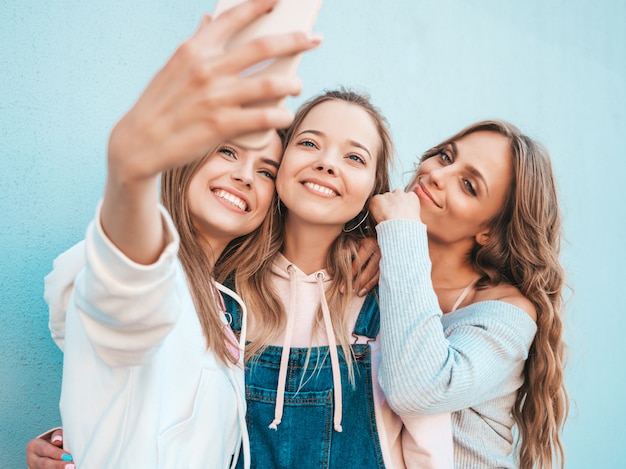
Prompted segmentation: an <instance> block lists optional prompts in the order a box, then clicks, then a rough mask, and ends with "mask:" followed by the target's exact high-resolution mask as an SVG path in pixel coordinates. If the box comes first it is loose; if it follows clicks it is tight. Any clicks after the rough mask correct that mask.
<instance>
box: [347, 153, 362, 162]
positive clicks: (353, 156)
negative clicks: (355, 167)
mask: <svg viewBox="0 0 626 469" xmlns="http://www.w3.org/2000/svg"><path fill="white" fill-rule="evenodd" d="M348 159H350V160H352V161H356V162H357V163H361V164H365V160H364V159H363V158H361V157H360V156H359V155H355V154H354V153H353V154H351V155H348Z"/></svg>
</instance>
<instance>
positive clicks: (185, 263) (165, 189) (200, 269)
mask: <svg viewBox="0 0 626 469" xmlns="http://www.w3.org/2000/svg"><path fill="white" fill-rule="evenodd" d="M216 149H217V148H215V149H212V150H211V151H210V152H208V153H207V154H206V155H205V156H204V157H203V158H200V159H198V160H196V161H194V162H193V163H190V164H188V165H185V166H182V167H180V168H175V169H171V170H169V171H165V172H164V173H163V174H162V175H161V202H162V203H163V205H164V206H165V208H166V209H167V211H168V212H169V214H170V215H171V217H172V220H173V221H174V226H175V227H176V231H178V234H179V236H180V248H179V251H178V259H179V260H180V263H181V265H182V267H183V270H184V272H185V275H186V277H187V283H188V285H189V291H190V292H191V297H192V298H193V302H194V306H195V308H196V312H197V314H198V319H199V320H200V325H201V326H202V332H203V334H204V337H205V339H206V344H207V348H208V349H210V350H212V351H213V353H214V354H215V355H216V356H217V357H218V359H220V360H221V361H222V362H224V363H226V364H228V363H233V364H236V363H237V361H236V359H235V358H234V357H233V355H232V354H231V353H230V352H229V351H228V348H227V346H226V342H225V340H224V339H225V335H224V329H223V324H222V321H221V320H220V314H219V311H218V307H217V304H216V297H215V294H216V293H215V292H214V290H213V288H212V283H211V282H212V281H213V268H212V267H211V266H212V261H213V259H211V257H210V255H209V254H207V252H206V251H205V247H203V246H206V243H205V244H204V245H202V244H201V243H200V239H199V235H198V233H196V229H195V227H194V226H193V223H192V221H191V217H190V215H189V206H188V203H187V191H188V189H189V183H190V182H191V179H192V178H193V176H194V175H195V174H196V173H197V172H198V170H199V169H200V168H201V167H202V166H203V165H204V163H206V161H207V160H208V159H209V158H210V157H211V156H212V155H213V153H214V151H215V150H216ZM247 236H250V235H247Z"/></svg>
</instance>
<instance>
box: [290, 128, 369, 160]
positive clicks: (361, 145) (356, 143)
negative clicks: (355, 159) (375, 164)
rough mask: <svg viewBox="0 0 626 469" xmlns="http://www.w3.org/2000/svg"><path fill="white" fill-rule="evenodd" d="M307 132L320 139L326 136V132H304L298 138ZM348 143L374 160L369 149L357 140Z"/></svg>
mask: <svg viewBox="0 0 626 469" xmlns="http://www.w3.org/2000/svg"><path fill="white" fill-rule="evenodd" d="M307 132H308V133H311V134H313V135H317V136H320V137H321V136H323V135H324V132H320V131H319V130H303V131H302V132H300V133H298V135H296V137H299V136H300V135H302V134H304V133H307ZM348 143H349V144H350V145H352V146H353V147H357V148H360V149H362V150H363V151H364V152H365V153H367V156H369V158H370V160H371V159H372V154H371V153H370V151H369V150H368V149H367V147H366V146H365V145H363V144H361V143H359V142H357V141H356V140H348Z"/></svg>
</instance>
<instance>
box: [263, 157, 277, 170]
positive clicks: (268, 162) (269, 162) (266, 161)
mask: <svg viewBox="0 0 626 469" xmlns="http://www.w3.org/2000/svg"><path fill="white" fill-rule="evenodd" d="M261 161H262V162H263V163H265V164H269V165H270V166H274V167H275V168H276V169H278V168H279V167H280V163H278V162H277V161H274V160H272V159H270V158H262V159H261Z"/></svg>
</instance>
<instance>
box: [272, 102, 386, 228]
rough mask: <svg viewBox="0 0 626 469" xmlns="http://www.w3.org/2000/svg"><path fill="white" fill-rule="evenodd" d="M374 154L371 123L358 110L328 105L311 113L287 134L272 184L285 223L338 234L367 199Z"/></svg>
mask: <svg viewBox="0 0 626 469" xmlns="http://www.w3.org/2000/svg"><path fill="white" fill-rule="evenodd" d="M380 148H381V142H380V138H379V136H378V131H377V128H376V125H375V122H374V121H373V119H372V117H371V116H370V115H369V114H368V113H367V112H366V111H365V110H364V109H362V108H361V107H360V106H358V105H355V104H351V103H347V102H343V101H339V100H329V101H324V102H322V103H320V104H318V105H316V106H315V107H314V108H312V109H311V111H310V112H309V113H308V114H307V115H306V117H305V118H304V119H303V120H302V122H301V123H300V125H298V128H297V129H296V130H295V132H294V133H293V136H292V137H291V139H290V141H289V144H288V145H287V148H286V149H285V153H284V156H283V162H282V165H281V167H280V171H279V172H278V178H277V180H276V190H277V192H278V195H279V196H280V198H281V200H282V202H283V203H284V204H285V206H286V207H287V209H288V214H287V218H286V223H293V222H295V221H297V222H302V223H308V224H312V225H326V226H332V227H333V228H335V229H337V230H338V231H341V228H342V227H343V225H344V224H345V223H346V222H348V221H350V220H352V219H353V218H354V217H356V216H357V215H358V214H359V212H360V211H361V210H363V208H364V206H365V204H366V203H367V200H368V198H369V196H370V195H371V193H372V190H373V187H374V180H375V177H376V167H377V163H378V161H377V160H378V155H379V152H380Z"/></svg>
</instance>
